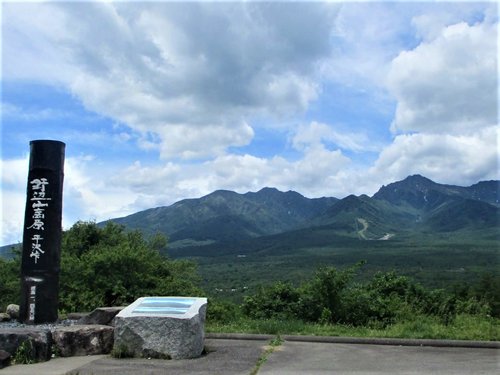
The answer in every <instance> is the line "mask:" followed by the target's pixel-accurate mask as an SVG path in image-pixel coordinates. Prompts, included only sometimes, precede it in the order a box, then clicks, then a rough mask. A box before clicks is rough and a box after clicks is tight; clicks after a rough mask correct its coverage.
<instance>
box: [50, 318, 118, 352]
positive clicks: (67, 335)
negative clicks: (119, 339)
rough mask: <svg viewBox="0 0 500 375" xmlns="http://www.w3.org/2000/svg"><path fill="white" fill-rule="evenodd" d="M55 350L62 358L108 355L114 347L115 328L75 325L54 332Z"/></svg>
mask: <svg viewBox="0 0 500 375" xmlns="http://www.w3.org/2000/svg"><path fill="white" fill-rule="evenodd" d="M52 338H53V340H54V346H55V350H56V351H57V353H58V354H59V355H60V356H61V357H71V356H82V355H96V354H108V353H109V352H110V351H111V349H112V347H113V327H110V326H105V325H73V326H68V327H58V328H56V329H55V330H54V331H53V332H52Z"/></svg>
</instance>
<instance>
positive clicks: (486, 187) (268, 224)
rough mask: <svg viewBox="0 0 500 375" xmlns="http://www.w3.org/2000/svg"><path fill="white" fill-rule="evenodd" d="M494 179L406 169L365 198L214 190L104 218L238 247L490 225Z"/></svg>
mask: <svg viewBox="0 0 500 375" xmlns="http://www.w3.org/2000/svg"><path fill="white" fill-rule="evenodd" d="M499 186H500V181H496V180H494V181H480V182H478V183H476V184H473V185H471V186H469V187H463V186H456V185H446V184H439V183H436V182H434V181H432V180H430V179H428V178H426V177H424V176H421V175H412V176H408V177H407V178H405V179H403V180H401V181H396V182H393V183H391V184H388V185H386V186H382V187H381V188H380V189H379V190H378V191H377V192H376V193H375V194H373V196H371V197H370V196H367V195H364V194H363V195H360V196H356V195H349V196H347V197H345V198H343V199H338V198H333V197H322V198H306V197H304V196H303V195H301V194H300V193H298V192H295V191H287V192H282V191H279V190H278V189H276V188H270V187H265V188H262V189H260V190H259V191H257V192H247V193H244V194H240V193H236V192H233V191H230V190H216V191H214V192H212V193H210V194H208V195H205V196H203V197H201V198H195V199H185V200H181V201H179V202H176V203H174V204H172V205H170V206H165V207H157V208H153V209H149V210H144V211H140V212H138V213H135V214H132V215H129V216H126V217H123V218H117V219H111V221H114V222H116V223H119V224H122V225H124V226H125V227H127V228H129V229H139V230H142V231H143V232H144V233H145V234H152V233H154V232H161V233H163V234H165V235H166V236H168V237H169V239H170V245H169V248H173V249H175V248H183V247H188V248H194V247H198V246H201V247H203V246H207V245H217V244H224V246H226V245H228V244H233V246H236V245H235V244H236V243H238V244H240V245H239V246H243V247H244V246H245V245H244V243H245V241H250V240H252V243H255V241H253V240H254V239H256V238H265V237H268V236H276V235H281V234H286V233H287V232H290V231H297V230H299V231H300V230H302V229H305V228H315V227H321V228H329V230H331V231H332V232H335V233H336V234H337V235H339V236H344V237H348V238H357V239H360V240H389V239H391V238H394V237H396V236H399V235H402V234H405V233H409V232H426V233H429V232H433V233H443V232H453V231H460V230H465V231H475V230H482V229H485V228H486V229H491V228H493V227H495V226H496V225H497V224H498V218H499V216H500V213H499V212H500V205H499V199H498V198H499V190H500V189H499ZM100 224H101V225H102V224H103V223H100ZM264 242H265V241H264Z"/></svg>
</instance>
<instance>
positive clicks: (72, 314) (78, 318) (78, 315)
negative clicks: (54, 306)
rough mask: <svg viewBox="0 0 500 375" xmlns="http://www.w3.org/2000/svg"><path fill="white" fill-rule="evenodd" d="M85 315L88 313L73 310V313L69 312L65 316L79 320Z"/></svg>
mask: <svg viewBox="0 0 500 375" xmlns="http://www.w3.org/2000/svg"><path fill="white" fill-rule="evenodd" d="M87 315H89V313H78V312H75V313H69V314H68V316H67V317H66V318H67V319H69V320H80V319H81V318H83V317H84V316H87Z"/></svg>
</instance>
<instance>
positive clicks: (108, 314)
mask: <svg viewBox="0 0 500 375" xmlns="http://www.w3.org/2000/svg"><path fill="white" fill-rule="evenodd" d="M123 309H124V307H123V306H120V307H98V308H97V309H95V310H94V311H92V312H91V313H90V314H88V315H86V316H84V317H82V318H81V319H79V320H78V324H104V325H109V324H110V323H111V321H112V320H113V318H114V317H115V315H116V314H118V313H119V312H120V311H121V310H123Z"/></svg>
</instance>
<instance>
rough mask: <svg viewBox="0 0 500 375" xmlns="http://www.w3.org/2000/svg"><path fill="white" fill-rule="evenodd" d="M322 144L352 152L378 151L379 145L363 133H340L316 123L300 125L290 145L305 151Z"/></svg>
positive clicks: (325, 125)
mask: <svg viewBox="0 0 500 375" xmlns="http://www.w3.org/2000/svg"><path fill="white" fill-rule="evenodd" d="M324 143H332V144H334V145H335V146H336V147H338V148H341V149H343V150H350V151H354V152H363V151H379V150H380V149H381V145H377V144H376V143H374V142H373V141H371V140H370V139H369V138H368V136H367V135H366V134H364V133H361V132H358V133H348V132H340V131H337V130H335V129H334V126H332V125H328V124H324V123H319V122H316V121H313V122H311V123H310V124H308V125H302V126H300V127H299V128H298V129H297V132H296V133H295V135H294V136H293V138H292V145H293V147H294V148H296V149H297V150H306V149H308V148H310V147H317V146H320V145H323V144H324Z"/></svg>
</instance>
